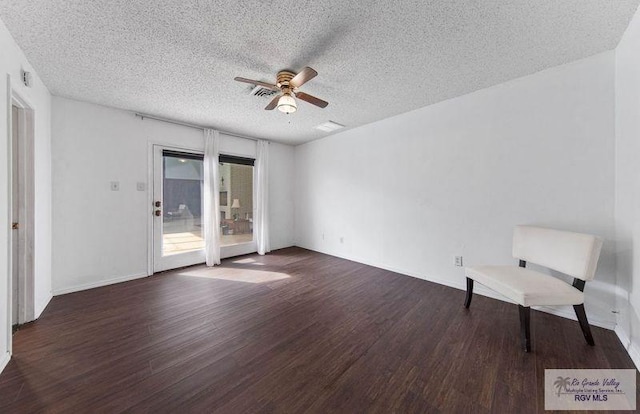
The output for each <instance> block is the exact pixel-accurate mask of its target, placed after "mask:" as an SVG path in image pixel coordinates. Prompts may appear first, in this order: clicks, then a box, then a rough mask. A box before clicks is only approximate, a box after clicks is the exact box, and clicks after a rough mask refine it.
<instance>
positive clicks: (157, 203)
mask: <svg viewBox="0 0 640 414" xmlns="http://www.w3.org/2000/svg"><path fill="white" fill-rule="evenodd" d="M154 204H155V206H156V207H160V206H161V205H162V201H156V202H155V203H154Z"/></svg>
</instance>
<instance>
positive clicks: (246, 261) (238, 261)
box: [233, 257, 264, 266]
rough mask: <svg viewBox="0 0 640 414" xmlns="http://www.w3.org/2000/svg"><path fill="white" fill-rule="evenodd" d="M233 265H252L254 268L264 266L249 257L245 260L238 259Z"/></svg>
mask: <svg viewBox="0 0 640 414" xmlns="http://www.w3.org/2000/svg"><path fill="white" fill-rule="evenodd" d="M233 263H237V264H250V265H254V266H264V263H260V262H256V261H255V259H252V258H250V257H248V258H246V259H238V260H234V261H233Z"/></svg>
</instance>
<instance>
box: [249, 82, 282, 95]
mask: <svg viewBox="0 0 640 414" xmlns="http://www.w3.org/2000/svg"><path fill="white" fill-rule="evenodd" d="M277 93H278V91H273V90H271V89H267V88H265V87H262V86H260V85H258V86H256V87H255V88H253V89H251V92H249V95H253V96H258V97H263V96H273V95H275V94H277Z"/></svg>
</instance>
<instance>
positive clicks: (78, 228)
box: [52, 97, 294, 293]
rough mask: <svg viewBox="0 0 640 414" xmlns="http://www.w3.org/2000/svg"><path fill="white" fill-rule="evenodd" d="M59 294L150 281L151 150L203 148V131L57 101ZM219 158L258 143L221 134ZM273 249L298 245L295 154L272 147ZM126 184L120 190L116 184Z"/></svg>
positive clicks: (251, 148) (56, 276)
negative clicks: (158, 146)
mask: <svg viewBox="0 0 640 414" xmlns="http://www.w3.org/2000/svg"><path fill="white" fill-rule="evenodd" d="M52 139H53V217H54V229H53V245H54V260H53V283H54V293H64V292H69V291H74V290H80V289H85V288H89V287H95V286H101V285H105V284H109V283H113V282H116V281H123V280H128V279H132V278H135V277H142V276H146V275H147V264H148V260H149V257H148V251H147V249H148V248H147V246H148V235H149V233H148V224H149V214H150V209H149V205H148V198H147V197H148V196H147V191H143V192H141V191H137V190H136V183H137V182H144V183H146V184H147V186H146V188H147V190H149V189H150V188H151V185H150V184H151V183H149V182H148V165H149V162H150V161H149V159H148V157H149V145H150V143H159V144H167V145H173V146H181V147H187V148H192V149H203V148H204V146H203V145H204V144H203V133H202V131H201V130H197V129H193V128H188V127H183V126H179V125H172V124H168V123H164V122H159V121H154V120H151V119H145V120H141V119H140V118H136V117H135V116H134V115H133V114H132V113H131V112H126V111H122V110H118V109H113V108H107V107H104V106H99V105H94V104H89V103H84V102H79V101H74V100H70V99H65V98H60V97H54V98H53V118H52ZM220 151H221V152H224V153H228V154H233V155H244V156H255V152H256V149H255V142H254V141H252V140H247V139H241V138H236V137H231V136H226V135H222V142H221V145H220ZM270 151H271V153H270V156H271V160H270V161H271V162H270V166H271V168H270V180H271V181H270V186H271V197H270V207H271V212H272V214H271V215H272V217H271V220H272V225H271V234H272V240H271V244H272V248H274V249H277V248H282V247H287V246H291V245H292V244H293V229H292V226H290V225H289V222H290V220H291V219H290V218H291V217H293V201H292V200H293V196H292V184H291V179H292V178H291V177H293V166H294V162H293V147H290V146H287V145H280V144H271V146H270ZM111 181H119V182H120V191H111V190H110V186H109V184H110V182H111Z"/></svg>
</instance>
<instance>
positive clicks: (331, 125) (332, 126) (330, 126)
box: [315, 121, 344, 132]
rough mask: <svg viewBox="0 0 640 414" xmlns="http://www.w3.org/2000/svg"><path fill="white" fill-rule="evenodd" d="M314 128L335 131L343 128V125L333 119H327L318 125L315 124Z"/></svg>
mask: <svg viewBox="0 0 640 414" xmlns="http://www.w3.org/2000/svg"><path fill="white" fill-rule="evenodd" d="M315 128H316V129H319V130H320V131H325V132H332V131H336V130H338V129H341V128H344V125H340V124H339V123H337V122H333V121H327V122H323V123H322V124H320V125H316V127H315Z"/></svg>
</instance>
